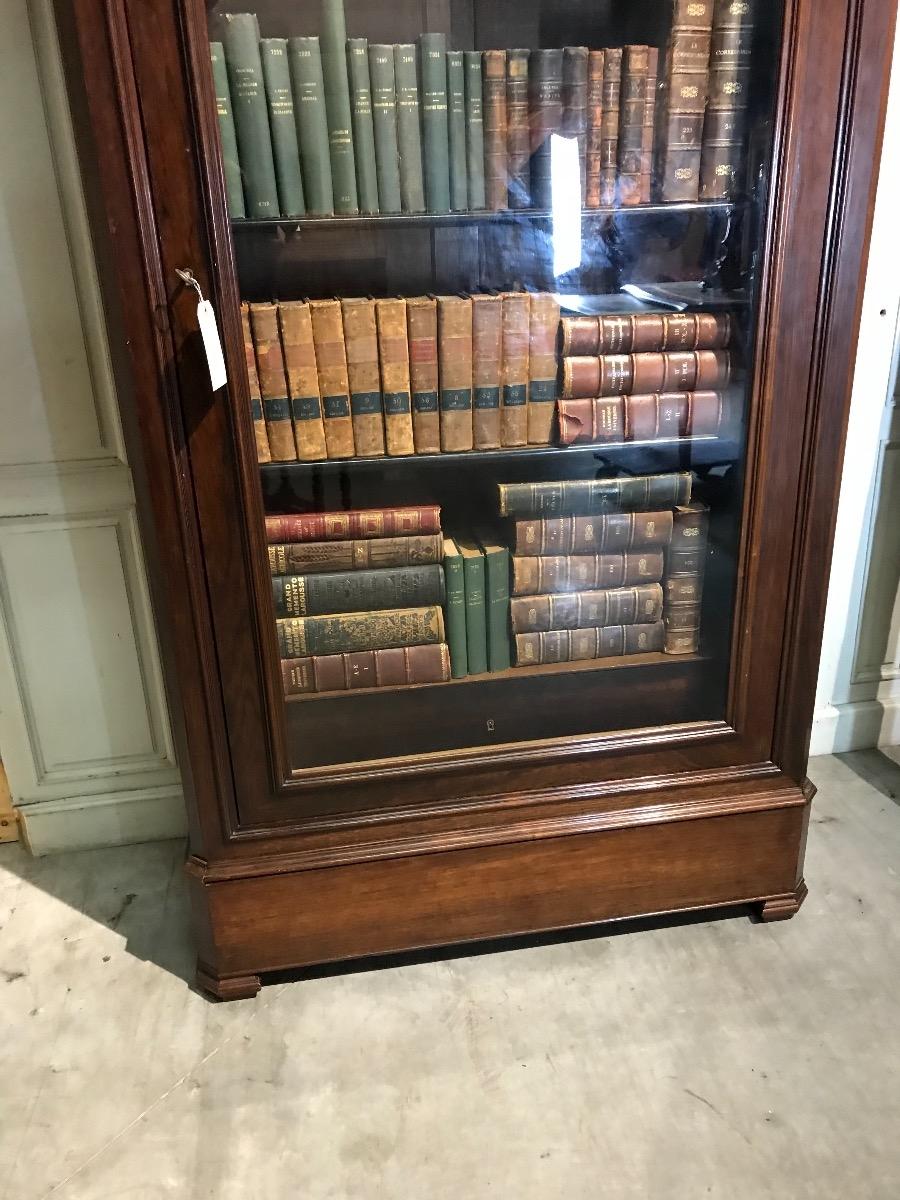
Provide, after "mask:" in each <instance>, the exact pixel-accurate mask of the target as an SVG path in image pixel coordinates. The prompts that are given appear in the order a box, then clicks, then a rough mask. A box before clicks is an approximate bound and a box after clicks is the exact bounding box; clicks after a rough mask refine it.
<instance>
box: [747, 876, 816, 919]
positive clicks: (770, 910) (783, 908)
mask: <svg viewBox="0 0 900 1200" xmlns="http://www.w3.org/2000/svg"><path fill="white" fill-rule="evenodd" d="M808 893H809V888H808V887H807V886H806V884H805V882H804V881H803V880H802V879H801V880H800V883H799V884H798V885H797V888H796V890H795V891H793V892H788V894H787V895H786V896H771V897H770V898H769V899H768V900H765V901H763V903H762V904H761V905H760V906H759V919H760V920H761V921H764V922H769V921H789V920H790V919H791V917H793V916H796V915H797V913H798V912H799V911H800V906H801V905H802V904H803V901H804V900H805V899H806V897H807V895H808Z"/></svg>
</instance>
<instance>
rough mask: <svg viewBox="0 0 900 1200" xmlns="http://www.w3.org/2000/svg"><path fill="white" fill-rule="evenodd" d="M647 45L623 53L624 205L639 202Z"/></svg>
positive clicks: (621, 145)
mask: <svg viewBox="0 0 900 1200" xmlns="http://www.w3.org/2000/svg"><path fill="white" fill-rule="evenodd" d="M649 71H650V47H649V46H626V47H625V50H624V53H623V55H622V88H621V95H620V100H619V164H618V165H619V179H618V184H617V196H618V201H619V203H620V204H621V205H623V206H624V207H626V208H627V207H633V206H634V205H635V204H640V202H641V174H642V169H643V162H642V152H643V144H644V110H645V108H646V105H647V76H648V74H649Z"/></svg>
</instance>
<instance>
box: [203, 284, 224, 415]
mask: <svg viewBox="0 0 900 1200" xmlns="http://www.w3.org/2000/svg"><path fill="white" fill-rule="evenodd" d="M197 321H198V323H199V325H200V333H201V335H202V337H203V348H204V350H205V351H206V363H207V366H208V367H209V381H210V383H211V384H212V390H213V391H214V392H217V391H218V390H219V388H221V387H224V386H225V384H226V383H227V382H228V374H227V372H226V370H225V357H224V355H223V354H222V342H221V341H220V339H219V327H218V325H217V324H216V314H215V312H214V310H213V306H212V305H211V304H210V302H209V301H208V300H201V301H200V303H199V304H198V305H197Z"/></svg>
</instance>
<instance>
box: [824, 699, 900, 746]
mask: <svg viewBox="0 0 900 1200" xmlns="http://www.w3.org/2000/svg"><path fill="white" fill-rule="evenodd" d="M896 745H900V697H898V696H891V697H890V698H887V699H884V700H859V701H856V702H855V703H852V704H826V705H824V706H823V707H822V708H820V709H819V710H818V711H817V712H816V715H815V718H814V720H813V728H812V739H811V741H810V747H809V753H810V756H811V757H812V756H815V755H817V754H846V753H847V752H848V751H850V750H867V749H869V748H870V747H872V746H896Z"/></svg>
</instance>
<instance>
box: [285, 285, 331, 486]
mask: <svg viewBox="0 0 900 1200" xmlns="http://www.w3.org/2000/svg"><path fill="white" fill-rule="evenodd" d="M278 324H279V327H280V329H281V344H282V347H283V349H284V366H285V371H286V372H287V383H288V394H289V396H290V398H291V416H292V417H293V420H294V437H295V439H296V442H297V457H298V458H299V459H300V460H301V461H303V462H313V461H315V460H317V459H322V458H326V457H327V451H326V448H325V424H324V422H323V420H322V401H321V397H320V396H319V373H318V368H317V367H316V350H315V345H314V344H313V331H312V318H311V317H310V315H309V305H308V304H306V303H304V302H302V301H299V300H292V301H288V302H282V303H281V304H279V305H278Z"/></svg>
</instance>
